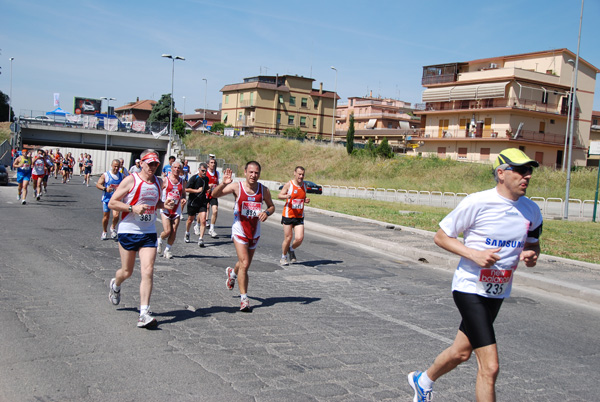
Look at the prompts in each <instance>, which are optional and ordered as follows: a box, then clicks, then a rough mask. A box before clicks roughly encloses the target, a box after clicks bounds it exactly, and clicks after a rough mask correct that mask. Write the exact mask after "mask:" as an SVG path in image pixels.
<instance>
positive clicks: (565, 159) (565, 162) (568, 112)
mask: <svg viewBox="0 0 600 402" xmlns="http://www.w3.org/2000/svg"><path fill="white" fill-rule="evenodd" d="M567 63H569V64H571V65H572V66H573V72H572V74H573V76H572V77H571V88H569V95H568V97H567V129H566V130H565V147H564V148H563V158H562V168H561V172H564V171H565V165H566V164H567V145H568V140H569V124H570V121H571V118H572V116H571V102H573V80H574V79H575V61H574V60H573V59H569V60H567Z"/></svg>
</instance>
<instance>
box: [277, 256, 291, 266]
mask: <svg viewBox="0 0 600 402" xmlns="http://www.w3.org/2000/svg"><path fill="white" fill-rule="evenodd" d="M279 265H290V263H289V262H288V259H287V256H285V258H283V257H282V258H280V259H279Z"/></svg>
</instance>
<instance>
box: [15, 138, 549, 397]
mask: <svg viewBox="0 0 600 402" xmlns="http://www.w3.org/2000/svg"><path fill="white" fill-rule="evenodd" d="M57 154H58V155H57ZM82 156H83V159H81V160H82V162H80V163H81V164H82V166H80V167H83V170H84V172H86V173H87V167H88V166H90V170H91V164H92V163H91V158H89V156H86V155H82ZM68 158H69V156H68V155H67V157H65V158H62V156H59V152H57V153H56V154H54V155H52V154H51V153H49V154H46V152H45V151H44V150H42V149H40V150H38V151H37V152H36V155H35V156H33V157H32V156H31V154H30V153H29V151H24V152H23V154H22V155H20V156H19V157H18V158H16V159H15V161H14V164H13V166H14V167H15V168H17V181H18V184H19V187H18V191H19V200H21V202H22V203H23V204H25V203H26V198H27V186H28V183H29V181H33V187H34V194H35V196H36V197H37V199H38V200H39V197H40V196H41V194H42V193H45V192H46V190H45V184H44V183H45V180H44V178H45V177H46V181H47V175H49V174H50V173H51V172H53V171H54V172H55V174H56V172H57V171H58V170H60V169H59V167H60V164H59V162H58V161H59V160H60V161H61V162H60V163H63V164H64V163H65V162H64V161H65V160H68ZM88 162H89V163H88ZM159 164H160V160H159V155H158V153H157V152H156V151H154V150H151V149H148V150H145V151H144V152H142V154H141V156H140V159H138V160H136V162H135V165H133V166H132V167H131V168H130V169H129V171H128V170H127V169H126V168H125V167H124V166H123V160H118V159H115V160H114V161H112V164H111V168H110V170H109V171H107V172H106V173H104V174H103V175H102V176H101V177H100V179H99V180H98V182H97V184H96V187H97V188H98V189H100V190H102V192H103V195H102V203H103V219H102V227H103V232H102V239H108V238H109V236H110V238H112V239H116V240H117V241H118V243H119V252H120V257H121V267H120V268H119V269H118V270H117V271H116V274H115V277H114V278H112V279H111V281H110V285H109V288H110V289H109V300H110V302H111V303H112V304H114V305H118V304H119V303H120V300H121V285H122V283H123V282H124V281H125V280H126V279H128V278H129V277H131V275H132V273H133V268H134V264H135V259H136V256H139V259H140V269H141V283H140V314H139V317H138V323H137V326H138V327H140V328H149V327H153V326H155V325H157V321H156V319H155V318H154V317H153V316H152V313H151V310H150V296H151V293H152V287H153V273H154V263H155V259H156V256H157V254H159V255H160V254H162V255H163V256H164V257H165V258H167V259H170V258H172V257H173V253H172V250H171V248H172V246H173V244H174V242H175V239H176V233H177V228H178V226H179V223H180V220H181V215H182V210H183V208H184V207H186V208H187V214H188V219H187V220H186V223H185V225H186V229H185V237H184V242H185V243H190V242H191V239H190V229H191V227H192V225H198V229H197V231H196V230H195V233H196V235H197V236H199V237H198V246H200V247H204V233H205V229H206V227H208V228H209V231H208V234H209V235H210V236H212V237H217V234H216V232H215V230H214V225H215V222H216V219H217V213H218V202H217V199H218V198H220V197H223V196H226V195H229V194H233V195H234V197H235V202H234V208H233V212H234V218H233V225H232V228H231V239H232V240H233V245H234V248H235V251H236V255H237V261H236V263H235V265H234V266H233V267H227V268H226V269H225V273H226V283H225V284H226V288H227V289H229V290H232V289H234V287H235V282H236V281H237V282H238V287H239V291H240V310H241V311H244V312H250V311H251V308H250V302H249V299H248V271H249V269H250V265H251V263H252V259H253V257H254V253H255V251H256V247H257V245H258V243H259V239H260V236H261V222H264V221H266V220H267V219H268V218H269V216H271V215H272V214H273V213H274V212H275V206H274V204H273V201H272V199H271V194H270V191H269V190H268V189H267V188H266V187H264V186H263V185H262V184H261V183H260V182H259V179H260V174H261V166H260V164H259V163H258V162H256V161H250V162H248V163H247V164H246V165H245V167H244V176H245V180H242V181H239V182H234V180H233V174H232V171H231V169H225V170H224V171H223V174H222V178H221V177H219V173H218V171H217V161H216V159H215V158H214V155H210V158H209V160H208V162H207V163H201V164H200V165H199V168H198V172H197V173H196V174H193V175H191V176H190V173H191V172H189V167H188V164H187V162H185V161H184V162H180V161H177V160H176V159H175V158H174V157H171V158H169V164H168V165H166V166H165V168H164V169H163V172H162V177H158V176H157V175H156V171H157V169H158V166H159ZM538 166H539V163H538V162H536V161H535V160H533V159H531V158H529V157H528V156H527V155H526V154H525V153H524V152H523V151H521V150H519V149H516V148H509V149H505V150H503V151H502V152H500V153H499V155H498V157H497V158H496V160H495V161H494V163H493V174H494V179H495V180H496V186H495V187H494V188H491V189H489V190H485V191H481V192H478V193H474V194H471V195H469V196H467V197H465V199H464V200H463V201H461V202H460V204H459V205H458V206H457V207H456V208H455V209H454V210H453V211H452V212H450V214H448V215H447V216H446V217H445V218H444V219H443V220H442V221H441V222H440V224H439V226H440V229H439V230H438V232H437V233H436V234H435V237H434V241H435V243H436V244H437V245H438V246H439V247H441V248H443V249H445V250H447V251H449V252H451V253H454V254H456V255H458V256H460V257H461V258H460V261H459V263H458V266H457V269H456V271H455V273H454V278H453V281H452V296H453V299H454V302H455V304H456V306H457V308H458V311H459V313H460V315H461V319H462V321H461V322H460V325H459V326H458V332H457V334H456V337H455V339H454V342H453V344H452V345H451V346H450V347H448V348H447V349H445V350H444V351H442V352H441V353H440V354H439V355H438V356H437V357H436V358H435V359H434V361H433V362H432V364H431V365H430V366H429V367H428V368H427V369H426V370H425V371H413V372H411V373H409V374H408V383H409V385H410V386H411V387H412V390H413V391H414V397H413V401H414V402H427V401H431V399H432V395H433V384H434V382H435V381H436V380H437V379H438V378H440V377H441V376H443V375H444V374H446V373H448V372H450V371H451V370H453V369H454V368H456V367H457V366H458V365H460V364H461V363H463V362H465V361H467V360H469V358H470V357H471V355H472V354H473V353H474V354H475V356H476V358H477V363H478V364H477V367H478V370H477V379H476V385H475V395H476V399H477V401H495V400H496V393H495V385H496V379H497V377H498V373H499V360H498V349H497V346H496V335H495V331H494V321H495V319H496V317H497V315H498V312H499V310H500V307H501V305H502V302H503V301H504V299H505V298H507V297H509V296H510V293H511V288H512V280H513V276H514V271H515V270H516V269H517V266H518V264H519V262H521V261H522V262H523V263H524V264H525V265H526V266H527V267H533V266H535V265H536V263H537V259H538V256H539V254H540V246H539V238H540V235H541V233H542V224H543V220H542V215H541V212H540V209H539V207H538V206H537V205H536V204H535V203H534V202H533V201H531V200H530V199H528V198H527V197H525V195H526V191H527V187H528V185H529V181H530V179H531V176H532V173H533V170H534V168H536V167H538ZM186 167H187V169H186ZM90 173H91V172H90ZM305 173H306V172H305V169H304V168H303V167H301V166H297V167H296V168H295V169H294V176H293V178H292V179H291V180H290V181H288V182H287V183H285V184H284V185H283V186H282V188H281V190H280V192H279V194H278V199H280V200H284V201H285V205H284V207H283V211H282V221H281V223H282V225H283V232H284V239H283V243H282V254H281V258H280V260H279V262H280V264H281V265H284V266H285V265H288V264H289V263H293V262H296V254H295V251H296V249H297V248H298V247H299V246H300V245H301V244H302V241H303V239H304V207H305V205H306V204H308V203H309V202H310V199H309V198H307V192H306V185H305V183H304V175H305ZM80 174H81V170H80ZM64 177H65V175H63V178H64ZM63 180H65V179H63ZM66 180H67V181H68V180H69V176H68V175H67V178H66ZM84 183H85V182H84ZM263 203H264V204H265V206H266V207H265V208H264V209H263ZM209 212H212V218H211V220H210V222H209V221H208V219H207V215H208V214H209ZM111 213H112V220H111ZM157 213H158V214H160V218H161V221H162V227H163V229H162V231H161V233H160V234H157V230H156V227H155V221H156V216H157ZM119 217H120V219H121V221H120V223H119ZM109 222H110V223H111V226H110V235H109V234H108V232H109V231H108V223H109ZM461 234H463V236H464V242H462V241H460V240H459V239H458V238H459V236H460V235H461Z"/></svg>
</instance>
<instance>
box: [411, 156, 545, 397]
mask: <svg viewBox="0 0 600 402" xmlns="http://www.w3.org/2000/svg"><path fill="white" fill-rule="evenodd" d="M538 166H539V164H538V163H537V162H536V161H534V160H532V159H530V158H529V157H528V156H527V155H526V154H525V153H524V152H523V151H521V150H519V149H516V148H509V149H505V150H504V151H502V152H500V154H499V155H498V158H497V159H496V161H495V162H494V165H493V168H494V178H495V179H496V182H497V183H498V184H497V185H496V187H495V188H493V189H490V190H485V191H481V192H479V193H475V194H471V195H469V196H468V197H466V198H465V199H464V200H463V201H462V202H461V203H460V204H459V205H458V206H457V207H456V209H454V210H453V211H452V212H451V213H450V214H448V216H446V217H445V218H444V219H443V220H442V221H441V222H440V229H439V230H438V232H437V233H436V235H435V238H434V241H435V243H436V244H437V245H438V246H440V247H442V248H443V249H445V250H448V251H450V252H452V253H454V254H457V255H459V256H460V257H461V259H460V262H459V263H458V267H457V268H456V271H455V273H454V279H453V280H452V296H453V298H454V302H455V304H456V306H457V307H458V310H459V312H460V314H461V317H462V322H461V324H460V326H459V330H458V333H457V334H456V338H455V339H454V343H453V344H452V345H451V346H450V347H449V348H447V349H446V350H444V351H443V352H442V353H440V354H439V355H438V356H437V358H436V359H435V361H434V362H433V364H432V365H431V366H430V367H429V368H428V369H427V370H426V371H424V372H420V371H413V372H411V373H410V374H409V375H408V382H409V384H410V385H411V387H412V388H413V390H414V392H415V396H414V399H413V401H415V402H421V401H430V400H431V395H432V388H433V382H434V381H435V380H437V379H438V378H439V377H441V376H442V375H444V374H446V373H448V372H449V371H451V370H453V369H454V368H455V367H456V366H458V365H459V364H461V363H463V362H465V361H467V360H468V359H469V357H470V356H471V354H472V352H473V351H474V352H475V355H476V356H477V362H478V372H477V382H476V385H475V396H476V399H477V401H495V400H496V391H495V386H496V378H497V376H498V371H499V363H498V349H497V346H496V337H495V333H494V327H493V323H494V320H495V319H496V316H497V314H498V312H499V310H500V306H501V305H502V301H503V300H504V298H506V297H508V296H509V295H510V291H511V287H512V278H513V275H514V271H515V270H516V269H517V265H518V264H519V261H523V262H524V263H525V266H527V267H533V266H535V265H536V262H537V258H538V255H539V253H540V246H539V237H540V234H541V232H542V214H541V212H540V209H539V207H538V206H537V204H535V203H534V202H533V201H531V200H530V199H528V198H527V197H525V193H526V191H527V187H528V185H529V180H530V179H531V175H532V173H533V168H534V167H538ZM461 233H463V235H464V244H463V243H462V242H461V241H460V240H458V236H459V235H460V234H461Z"/></svg>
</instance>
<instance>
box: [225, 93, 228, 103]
mask: <svg viewBox="0 0 600 402" xmlns="http://www.w3.org/2000/svg"><path fill="white" fill-rule="evenodd" d="M228 103H229V95H225V104H228Z"/></svg>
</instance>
